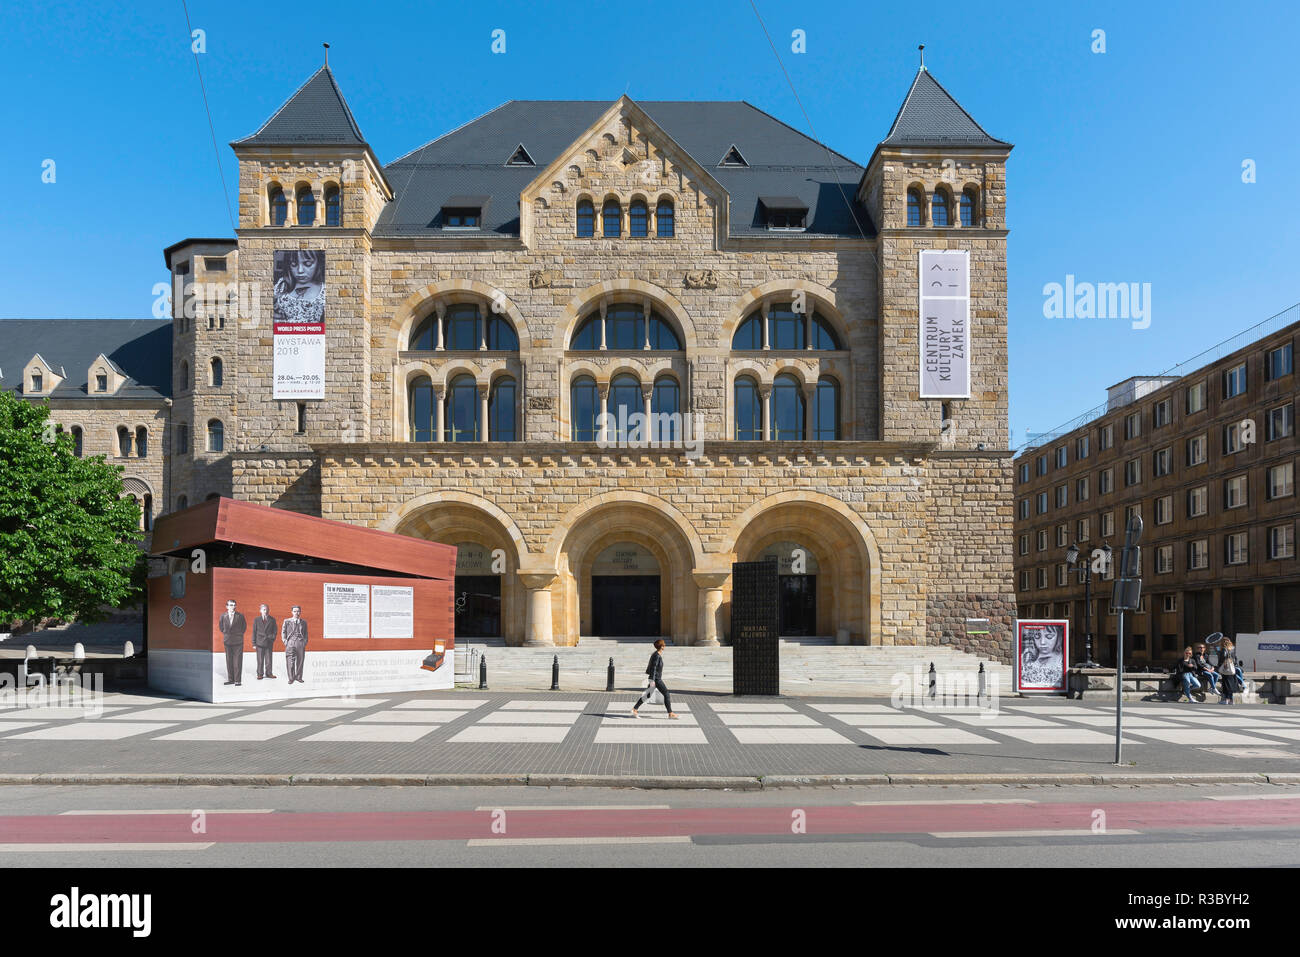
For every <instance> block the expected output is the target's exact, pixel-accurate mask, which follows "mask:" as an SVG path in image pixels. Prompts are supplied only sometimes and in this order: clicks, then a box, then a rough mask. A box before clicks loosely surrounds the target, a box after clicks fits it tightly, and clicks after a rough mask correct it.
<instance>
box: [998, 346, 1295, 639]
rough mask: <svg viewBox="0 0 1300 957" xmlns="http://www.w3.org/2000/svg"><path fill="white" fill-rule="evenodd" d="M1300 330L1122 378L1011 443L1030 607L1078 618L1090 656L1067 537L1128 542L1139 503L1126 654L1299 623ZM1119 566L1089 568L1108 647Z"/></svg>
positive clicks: (1019, 545) (1097, 627)
mask: <svg viewBox="0 0 1300 957" xmlns="http://www.w3.org/2000/svg"><path fill="white" fill-rule="evenodd" d="M1298 330H1300V323H1295V322H1292V323H1291V324H1290V325H1287V326H1286V327H1285V328H1277V329H1275V331H1273V332H1271V333H1269V334H1267V335H1265V336H1263V337H1262V338H1259V339H1257V340H1256V341H1253V342H1250V343H1249V344H1246V345H1244V346H1242V347H1241V348H1237V349H1236V350H1235V351H1232V352H1231V353H1229V354H1226V355H1223V357H1222V358H1218V359H1216V360H1214V361H1213V362H1210V363H1209V364H1207V365H1204V366H1202V367H1201V368H1198V369H1196V370H1195V371H1192V372H1188V373H1185V374H1183V375H1180V376H1176V377H1159V376H1157V377H1145V378H1143V377H1136V378H1131V379H1127V380H1125V381H1124V382H1121V383H1119V384H1118V385H1115V386H1112V387H1111V389H1110V390H1109V397H1108V401H1107V403H1106V405H1105V406H1104V408H1101V409H1099V410H1098V414H1097V416H1096V417H1095V418H1092V419H1091V420H1090V421H1088V422H1087V423H1086V424H1083V425H1080V426H1079V427H1078V428H1075V429H1073V430H1071V431H1068V432H1064V433H1061V434H1057V435H1054V436H1051V437H1044V438H1042V439H1040V440H1038V442H1037V443H1036V444H1035V445H1034V446H1032V447H1030V448H1028V449H1026V450H1025V451H1023V452H1021V453H1020V454H1019V455H1018V456H1017V457H1016V521H1015V536H1016V559H1015V561H1016V585H1017V590H1016V594H1017V596H1018V598H1019V607H1020V614H1021V616H1022V617H1057V618H1069V619H1070V620H1071V622H1072V627H1073V629H1074V632H1073V633H1074V635H1075V640H1074V642H1073V644H1074V648H1075V653H1074V655H1072V657H1075V658H1079V659H1082V656H1083V650H1084V642H1083V638H1084V630H1085V602H1084V577H1085V572H1084V570H1083V568H1082V567H1081V566H1079V565H1076V566H1075V567H1073V568H1071V567H1069V566H1068V565H1067V563H1066V552H1067V549H1068V548H1069V547H1070V545H1072V544H1075V543H1077V544H1078V546H1079V548H1080V550H1081V552H1082V553H1083V554H1084V555H1085V556H1086V555H1089V554H1090V553H1091V552H1092V551H1093V550H1094V549H1096V548H1099V547H1101V546H1102V545H1103V544H1109V545H1110V546H1111V547H1112V548H1113V549H1116V550H1118V548H1119V547H1120V546H1121V545H1123V543H1124V531H1125V528H1126V526H1127V523H1128V517H1129V516H1130V515H1131V514H1134V513H1136V514H1139V515H1141V517H1142V521H1143V523H1144V526H1145V527H1144V532H1143V538H1142V541H1141V545H1142V580H1143V597H1142V607H1141V609H1140V610H1139V611H1138V612H1136V613H1133V614H1131V615H1129V616H1128V619H1127V620H1126V621H1127V623H1126V625H1125V634H1126V638H1125V648H1126V654H1125V658H1126V660H1129V658H1130V654H1131V657H1132V659H1135V660H1138V661H1141V660H1149V661H1154V662H1159V661H1165V662H1169V661H1172V660H1173V659H1174V658H1177V657H1181V655H1182V649H1183V648H1184V647H1185V646H1186V645H1187V644H1188V643H1190V642H1193V641H1198V640H1201V639H1203V638H1204V637H1205V636H1206V635H1207V634H1209V633H1211V632H1214V631H1222V632H1224V633H1225V634H1227V635H1229V636H1231V635H1233V634H1235V633H1237V632H1247V633H1254V632H1257V631H1261V630H1265V629H1289V628H1300V567H1298V566H1297V564H1296V557H1295V555H1296V550H1295V532H1296V515H1297V504H1296V494H1295V461H1296V437H1295V397H1296V376H1295V372H1294V369H1295V347H1296V336H1297V332H1298ZM1115 555H1116V558H1117V557H1118V551H1116V552H1115ZM1113 572H1114V569H1113V568H1112V569H1111V574H1107V575H1106V576H1105V577H1104V578H1103V577H1101V576H1094V578H1093V583H1092V584H1093V606H1094V607H1093V612H1092V621H1093V631H1094V634H1095V635H1096V636H1097V643H1096V644H1095V646H1094V647H1095V649H1096V650H1095V651H1094V658H1097V659H1098V660H1099V661H1101V662H1102V663H1113V662H1114V660H1115V640H1116V635H1117V623H1118V620H1117V618H1116V616H1115V615H1114V614H1112V613H1111V612H1110V610H1109V609H1110V597H1111V590H1112V588H1113ZM1130 636H1131V637H1130Z"/></svg>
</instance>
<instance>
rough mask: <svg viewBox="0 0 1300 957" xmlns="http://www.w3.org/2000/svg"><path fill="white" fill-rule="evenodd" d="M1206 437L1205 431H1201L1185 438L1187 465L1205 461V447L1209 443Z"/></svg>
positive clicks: (1199, 463)
mask: <svg viewBox="0 0 1300 957" xmlns="http://www.w3.org/2000/svg"><path fill="white" fill-rule="evenodd" d="M1206 438H1207V437H1206V435H1205V433H1204V432H1202V433H1201V434H1200V435H1194V436H1192V437H1191V438H1190V439H1188V440H1187V464H1188V466H1189V467H1190V466H1192V465H1201V464H1202V463H1204V462H1205V459H1206V449H1207V447H1208V444H1209V443H1208V442H1207V441H1206Z"/></svg>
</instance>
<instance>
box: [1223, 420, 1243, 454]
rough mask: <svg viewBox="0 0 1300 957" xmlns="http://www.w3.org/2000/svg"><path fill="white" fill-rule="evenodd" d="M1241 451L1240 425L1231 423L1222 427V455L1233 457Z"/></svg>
mask: <svg viewBox="0 0 1300 957" xmlns="http://www.w3.org/2000/svg"><path fill="white" fill-rule="evenodd" d="M1240 451H1241V423H1239V422H1233V423H1232V424H1231V425H1225V426H1224V427H1223V454H1224V455H1234V454H1236V453H1237V452H1240Z"/></svg>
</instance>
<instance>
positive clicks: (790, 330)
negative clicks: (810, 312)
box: [767, 302, 805, 349]
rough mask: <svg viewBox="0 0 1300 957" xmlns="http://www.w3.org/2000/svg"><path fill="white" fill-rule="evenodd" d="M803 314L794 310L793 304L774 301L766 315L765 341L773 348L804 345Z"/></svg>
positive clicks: (801, 346) (800, 347)
mask: <svg viewBox="0 0 1300 957" xmlns="http://www.w3.org/2000/svg"><path fill="white" fill-rule="evenodd" d="M804 318H805V317H804V314H803V313H802V312H795V311H794V304H793V303H789V302H781V303H776V304H775V305H773V306H772V311H771V312H769V313H768V317H767V342H768V345H769V346H771V348H773V349H802V348H803V347H804Z"/></svg>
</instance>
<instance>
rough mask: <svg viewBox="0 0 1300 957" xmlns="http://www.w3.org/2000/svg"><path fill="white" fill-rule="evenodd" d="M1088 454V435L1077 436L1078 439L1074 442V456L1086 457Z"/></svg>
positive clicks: (1078, 457) (1077, 457)
mask: <svg viewBox="0 0 1300 957" xmlns="http://www.w3.org/2000/svg"><path fill="white" fill-rule="evenodd" d="M1088 454H1089V449H1088V436H1086V435H1081V436H1079V440H1078V441H1077V442H1076V443H1075V449H1074V457H1075V458H1076V459H1086V458H1087V457H1088Z"/></svg>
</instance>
